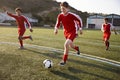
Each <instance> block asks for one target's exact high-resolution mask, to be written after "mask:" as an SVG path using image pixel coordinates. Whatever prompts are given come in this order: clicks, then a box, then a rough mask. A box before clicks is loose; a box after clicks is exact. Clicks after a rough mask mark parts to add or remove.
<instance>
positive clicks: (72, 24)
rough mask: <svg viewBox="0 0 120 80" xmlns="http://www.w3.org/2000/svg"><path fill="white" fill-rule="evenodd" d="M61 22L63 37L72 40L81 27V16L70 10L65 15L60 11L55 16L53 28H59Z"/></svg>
mask: <svg viewBox="0 0 120 80" xmlns="http://www.w3.org/2000/svg"><path fill="white" fill-rule="evenodd" d="M61 23H62V25H63V28H64V36H65V38H66V39H70V40H72V41H73V40H74V39H75V38H76V36H77V34H78V30H79V29H80V28H82V20H81V18H80V17H79V16H78V15H76V14H74V13H71V12H68V13H67V14H66V15H64V14H63V13H60V14H59V15H58V17H57V22H56V26H55V28H59V27H60V24H61Z"/></svg>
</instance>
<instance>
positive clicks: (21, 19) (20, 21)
mask: <svg viewBox="0 0 120 80" xmlns="http://www.w3.org/2000/svg"><path fill="white" fill-rule="evenodd" d="M3 9H4V11H5V12H6V13H7V15H9V16H11V17H13V18H15V19H16V23H17V25H18V39H19V43H20V49H24V46H23V40H25V39H31V40H32V37H31V36H23V35H24V33H25V31H26V27H25V23H27V25H28V27H29V29H30V32H33V30H32V28H31V24H30V22H29V21H28V20H27V18H26V17H25V16H23V15H22V10H21V8H16V9H15V12H16V14H12V13H9V12H8V11H7V10H6V9H5V8H3Z"/></svg>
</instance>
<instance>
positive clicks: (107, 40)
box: [105, 34, 110, 50]
mask: <svg viewBox="0 0 120 80" xmlns="http://www.w3.org/2000/svg"><path fill="white" fill-rule="evenodd" d="M109 38H110V34H107V35H106V37H105V45H106V50H108V49H109V45H110V42H109Z"/></svg>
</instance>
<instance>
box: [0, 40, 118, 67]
mask: <svg viewBox="0 0 120 80" xmlns="http://www.w3.org/2000/svg"><path fill="white" fill-rule="evenodd" d="M0 44H9V45H15V46H18V45H19V44H18V43H13V42H0ZM25 46H26V47H29V48H35V49H39V50H40V49H41V50H47V51H55V52H59V53H63V50H62V49H56V48H52V47H46V46H39V45H33V44H25ZM74 53H75V52H73V51H70V55H74V56H77V57H81V58H86V59H90V60H95V61H99V62H103V63H107V64H111V65H113V66H117V67H120V62H118V61H115V60H110V59H106V58H101V57H97V56H93V55H88V54H84V53H81V54H80V55H76V54H74Z"/></svg>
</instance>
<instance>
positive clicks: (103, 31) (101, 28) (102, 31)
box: [101, 24, 104, 32]
mask: <svg viewBox="0 0 120 80" xmlns="http://www.w3.org/2000/svg"><path fill="white" fill-rule="evenodd" d="M101 31H102V32H104V29H103V24H102V27H101Z"/></svg>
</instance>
